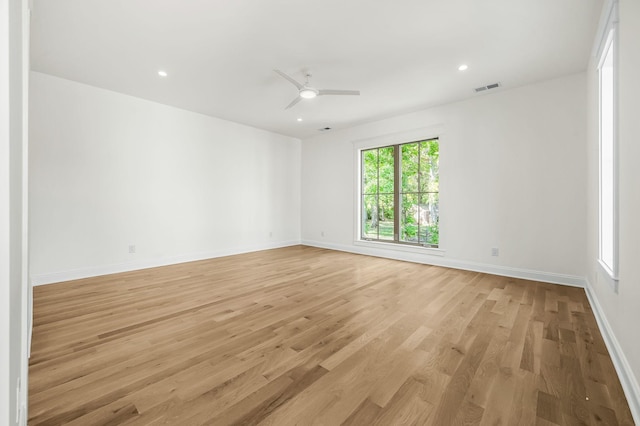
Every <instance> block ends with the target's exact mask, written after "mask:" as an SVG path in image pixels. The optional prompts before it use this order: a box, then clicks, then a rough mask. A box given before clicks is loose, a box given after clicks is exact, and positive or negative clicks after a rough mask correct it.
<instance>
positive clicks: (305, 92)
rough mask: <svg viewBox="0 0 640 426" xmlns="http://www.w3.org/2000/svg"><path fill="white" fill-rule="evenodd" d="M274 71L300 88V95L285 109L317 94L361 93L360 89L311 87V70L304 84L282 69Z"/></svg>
mask: <svg viewBox="0 0 640 426" xmlns="http://www.w3.org/2000/svg"><path fill="white" fill-rule="evenodd" d="M274 71H275V72H276V73H278V74H279V75H281V76H282V77H283V78H284V79H286V80H287V81H289V82H290V83H291V84H293V85H294V86H296V88H297V89H298V96H296V98H295V99H294V100H293V101H291V103H290V104H289V105H287V107H286V108H285V109H289V108H291V107H292V106H294V105H295V104H297V103H298V102H300V100H301V99H311V98H315V97H316V96H323V95H359V94H360V91H359V90H333V89H316V88H314V87H311V86H310V85H309V78H310V77H311V73H309V72H307V74H306V76H305V77H306V80H305V82H304V84H302V83H299V82H298V81H297V80H296V79H295V78H293V77H291V76H290V75H288V74H286V73H284V72H282V71H280V70H274Z"/></svg>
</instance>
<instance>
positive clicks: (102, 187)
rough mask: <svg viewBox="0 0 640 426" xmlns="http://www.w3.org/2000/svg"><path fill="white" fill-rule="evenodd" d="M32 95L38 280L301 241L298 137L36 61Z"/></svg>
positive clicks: (32, 211)
mask: <svg viewBox="0 0 640 426" xmlns="http://www.w3.org/2000/svg"><path fill="white" fill-rule="evenodd" d="M30 101H31V103H30V114H31V118H30V119H31V126H30V132H31V148H30V149H31V152H30V173H31V174H30V178H31V184H30V199H31V206H30V215H31V223H30V225H31V247H32V250H31V273H32V276H33V279H34V282H35V283H44V282H55V281H60V280H64V279H70V278H76V277H81V276H91V275H97V274H102V273H109V272H116V271H119V270H130V269H136V268H140V267H144V266H152V265H160V264H165V263H173V262H179V261H185V260H191V259H197V258H207V257H213V256H217V255H225V254H232V253H239V252H243V251H250V250H255V249H262V248H269V247H278V246H282V245H287V244H293V243H298V242H299V241H300V178H299V176H300V141H299V140H297V139H293V138H290V137H286V136H282V135H278V134H274V133H270V132H267V131H264V130H258V129H255V128H251V127H248V126H243V125H240V124H236V123H232V122H228V121H224V120H220V119H216V118H212V117H208V116H204V115H200V114H196V113H192V112H188V111H184V110H181V109H177V108H173V107H169V106H165V105H161V104H157V103H154V102H150V101H145V100H142V99H138V98H134V97H130V96H126V95H122V94H119V93H115V92H110V91H106V90H102V89H98V88H95V87H91V86H87V85H83V84H79V83H76V82H72V81H68V80H63V79H60V78H57V77H53V76H50V75H46V74H41V73H37V72H32V73H31V99H30ZM129 245H135V246H136V253H135V254H130V253H129V252H128V248H129Z"/></svg>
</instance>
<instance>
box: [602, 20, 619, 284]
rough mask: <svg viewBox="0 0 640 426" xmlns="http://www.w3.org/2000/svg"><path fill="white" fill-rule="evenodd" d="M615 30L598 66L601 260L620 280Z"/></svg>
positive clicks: (609, 271)
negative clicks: (618, 266)
mask: <svg viewBox="0 0 640 426" xmlns="http://www.w3.org/2000/svg"><path fill="white" fill-rule="evenodd" d="M614 40H615V30H614V29H612V28H611V29H610V30H609V31H608V35H607V37H606V39H605V40H604V44H603V48H602V49H601V54H600V61H599V64H598V77H599V86H600V93H599V95H600V96H599V104H600V105H599V106H600V153H599V161H600V167H599V170H600V176H599V183H600V185H599V186H600V197H599V204H600V206H599V207H600V208H599V222H600V223H599V225H600V226H599V228H600V238H599V256H598V257H599V261H600V264H601V265H602V267H603V268H604V269H605V271H606V272H607V273H608V274H609V275H610V276H611V278H613V279H616V277H617V178H616V174H617V172H616V126H615V123H616V107H615V101H616V93H615V54H616V52H615V43H614Z"/></svg>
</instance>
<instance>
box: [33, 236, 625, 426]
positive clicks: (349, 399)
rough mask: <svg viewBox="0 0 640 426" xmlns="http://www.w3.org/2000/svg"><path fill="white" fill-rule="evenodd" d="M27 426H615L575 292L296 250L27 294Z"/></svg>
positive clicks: (621, 404) (599, 349) (618, 400)
mask: <svg viewBox="0 0 640 426" xmlns="http://www.w3.org/2000/svg"><path fill="white" fill-rule="evenodd" d="M34 292H35V294H34V297H35V302H34V315H35V317H34V325H35V328H34V334H33V349H32V357H31V365H30V370H29V374H30V377H29V393H30V395H29V415H30V419H29V424H31V425H58V424H67V423H68V424H74V425H118V424H126V425H148V424H153V425H159V424H171V425H199V424H215V425H218V424H220V425H224V424H263V425H289V424H324V425H339V424H348V425H373V424H380V425H395V424H417V425H421V424H428V425H438V426H446V425H454V424H455V425H458V424H460V425H462V424H481V425H497V424H500V425H554V424H557V425H563V424H570V425H573V424H587V425H597V424H607V425H615V424H624V425H632V424H633V421H632V419H631V414H630V412H629V408H628V405H627V403H626V400H625V397H624V394H623V392H622V389H621V386H620V383H619V381H618V378H617V376H616V373H615V371H614V368H613V365H612V363H611V359H610V358H609V355H608V353H607V349H606V348H605V345H604V343H603V340H602V337H601V335H600V332H599V330H598V328H597V326H596V322H595V319H594V316H593V313H592V311H591V308H590V306H589V304H588V302H587V299H586V296H585V293H584V291H583V290H582V289H579V288H572V287H565V286H559V285H552V284H545V283H538V282H531V281H525V280H518V279H513V278H505V277H498V276H493V275H487V274H481V273H475V272H466V271H459V270H453V269H446V268H440V267H434V266H427V265H419V264H412V263H406V262H399V261H393V260H388V259H380V258H374V257H367V256H359V255H354V254H348V253H342V252H336V251H330V250H323V249H318V248H312V247H304V246H295V247H288V248H284V249H277V250H269V251H262V252H256V253H249V254H243V255H239V256H231V257H225V258H219V259H213V260H207V261H200V262H191V263H185V264H181V265H174V266H167V267H162V268H154V269H147V270H142V271H136V272H130V273H123V274H117V275H110V276H105V277H98V278H91V279H85V280H78V281H71V282H65V283H60V284H53V285H48V286H42V287H37V288H35V289H34Z"/></svg>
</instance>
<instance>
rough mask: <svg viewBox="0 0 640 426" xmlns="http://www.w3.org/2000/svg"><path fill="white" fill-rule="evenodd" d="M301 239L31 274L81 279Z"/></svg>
mask: <svg viewBox="0 0 640 426" xmlns="http://www.w3.org/2000/svg"><path fill="white" fill-rule="evenodd" d="M299 244H300V241H299V240H291V241H279V242H275V243H267V244H258V245H255V246H249V247H242V248H236V249H229V250H218V251H213V252H203V253H193V254H186V255H179V256H171V257H163V258H156V259H145V260H139V261H133V262H123V263H117V264H111V265H99V266H91V267H87V268H80V269H73V270H69V271H60V272H52V273H47V274H35V275H32V276H31V282H32V285H34V286H39V285H44V284H53V283H59V282H63V281H71V280H79V279H83V278H91V277H98V276H101V275H109V274H118V273H120V272H130V271H137V270H140V269H147V268H155V267H158V266H167V265H175V264H177V263H185V262H193V261H196V260H206V259H213V258H216V257H224V256H232V255H235V254H242V253H250V252H254V251H260V250H270V249H275V248H281V247H289V246H295V245H299Z"/></svg>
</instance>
